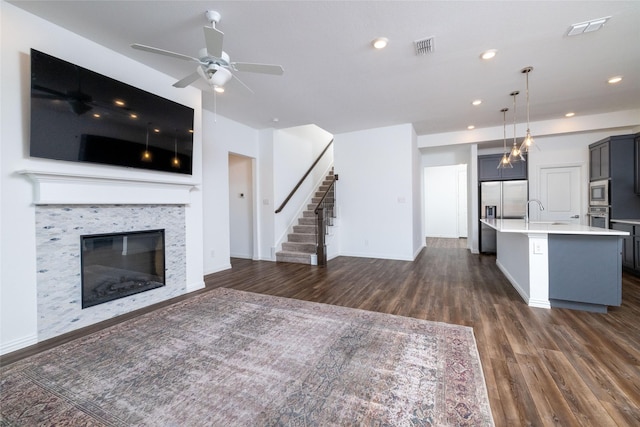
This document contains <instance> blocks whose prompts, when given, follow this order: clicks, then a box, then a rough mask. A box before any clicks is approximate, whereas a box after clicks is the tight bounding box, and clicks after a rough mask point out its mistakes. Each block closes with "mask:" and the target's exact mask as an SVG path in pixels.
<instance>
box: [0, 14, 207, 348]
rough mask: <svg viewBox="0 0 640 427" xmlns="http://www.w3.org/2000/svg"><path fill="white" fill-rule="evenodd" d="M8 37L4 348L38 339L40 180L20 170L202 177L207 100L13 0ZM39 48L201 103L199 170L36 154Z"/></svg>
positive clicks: (1, 128) (194, 248)
mask: <svg viewBox="0 0 640 427" xmlns="http://www.w3.org/2000/svg"><path fill="white" fill-rule="evenodd" d="M0 7H1V13H0V19H1V25H0V29H1V30H0V31H1V34H0V38H1V42H2V49H1V64H0V70H1V71H0V73H1V76H2V79H1V82H0V85H1V86H0V88H1V93H2V96H1V98H0V104H1V105H0V106H1V116H0V121H1V122H0V132H1V141H2V144H1V145H0V162H1V166H0V171H1V173H2V175H1V176H0V185H1V193H2V199H1V202H0V203H1V204H0V212H1V216H0V221H1V224H0V229H1V230H2V241H1V243H0V247H1V249H0V253H1V256H2V257H1V259H0V265H1V268H0V272H1V273H0V274H1V280H0V352H2V353H4V352H7V351H12V350H16V349H18V348H21V347H24V346H26V345H29V344H32V343H34V342H35V340H36V339H37V338H36V337H37V309H36V305H37V301H36V298H37V297H36V253H35V208H34V205H33V185H32V184H31V183H30V182H29V181H27V179H26V178H25V177H24V176H22V175H20V174H17V173H16V171H19V170H24V169H30V170H40V171H49V172H66V173H75V174H80V175H82V174H87V175H90V174H98V175H101V176H106V177H122V175H123V173H126V176H128V177H132V178H138V179H145V178H148V179H158V178H159V177H160V179H166V180H167V181H171V182H182V183H188V182H194V183H198V184H199V183H200V181H201V176H202V175H201V174H202V165H201V163H200V162H198V161H197V159H200V158H201V150H202V129H201V118H202V117H201V99H200V91H198V90H196V89H193V88H186V89H180V90H178V89H175V88H173V87H172V86H171V85H172V83H173V82H174V80H175V79H174V78H171V77H169V76H167V75H164V74H162V73H159V72H158V71H156V70H153V69H151V68H149V67H146V66H144V65H141V64H139V63H137V62H134V61H132V60H130V59H128V58H126V57H124V56H121V55H119V54H116V53H115V52H113V51H111V50H108V49H105V48H103V47H101V46H99V45H97V44H95V43H93V42H91V41H89V40H86V39H83V38H80V37H78V36H77V35H76V34H74V33H71V32H69V31H67V30H64V29H62V28H60V27H57V26H55V25H52V24H50V23H49V22H47V21H44V20H42V19H40V18H37V17H35V16H33V15H30V14H28V13H26V12H24V11H22V10H20V9H18V8H16V7H15V6H12V5H10V4H8V3H6V2H1V3H0ZM30 48H34V49H37V50H40V51H43V52H46V53H48V54H51V55H53V56H56V57H58V58H61V59H63V60H66V61H69V62H72V63H75V64H78V65H80V66H82V67H85V68H88V69H91V70H94V71H97V72H99V73H101V74H104V75H107V76H109V77H112V78H114V79H117V80H120V81H123V82H125V83H127V84H130V85H133V86H136V87H138V88H141V89H143V90H146V91H149V92H153V93H155V94H157V95H160V96H162V97H165V98H168V99H171V100H173V101H176V102H179V103H182V104H184V105H188V106H190V107H192V108H194V109H195V111H196V115H195V123H194V157H195V159H196V162H195V163H194V165H193V176H192V177H191V176H175V175H174V174H164V173H160V172H157V173H156V172H149V171H142V170H133V169H126V170H125V169H123V168H118V167H111V166H99V165H87V164H76V163H70V162H58V161H52V160H45V159H35V158H34V159H32V158H29V156H28V147H29V91H30V89H29V88H30V72H29V61H30V59H29V58H30V57H29V49H30ZM186 223H187V229H186V238H187V248H186V251H187V259H188V262H187V284H186V287H187V289H196V288H198V287H201V286H202V283H203V282H202V279H203V278H202V271H203V263H202V191H201V189H196V190H195V191H192V192H191V204H190V205H188V206H187V207H186Z"/></svg>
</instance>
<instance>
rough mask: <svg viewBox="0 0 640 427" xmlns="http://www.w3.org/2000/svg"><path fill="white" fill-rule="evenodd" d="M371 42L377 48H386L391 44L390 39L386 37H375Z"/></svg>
mask: <svg viewBox="0 0 640 427" xmlns="http://www.w3.org/2000/svg"><path fill="white" fill-rule="evenodd" d="M371 44H372V45H373V47H375V48H376V49H384V48H385V47H387V45H388V44H389V39H388V38H386V37H378V38H376V39H373V41H372V42H371Z"/></svg>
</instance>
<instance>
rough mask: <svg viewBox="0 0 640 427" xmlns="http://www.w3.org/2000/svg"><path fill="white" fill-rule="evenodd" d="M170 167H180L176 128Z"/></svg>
mask: <svg viewBox="0 0 640 427" xmlns="http://www.w3.org/2000/svg"><path fill="white" fill-rule="evenodd" d="M171 167H174V168H179V167H180V159H179V158H178V129H176V131H175V137H174V140H173V159H171Z"/></svg>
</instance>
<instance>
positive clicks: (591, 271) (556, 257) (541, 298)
mask: <svg viewBox="0 0 640 427" xmlns="http://www.w3.org/2000/svg"><path fill="white" fill-rule="evenodd" d="M480 221H481V222H482V223H483V224H486V225H487V226H489V227H491V228H493V229H495V230H496V232H497V233H496V234H497V239H496V241H497V251H496V264H497V265H498V268H500V270H501V271H502V272H503V273H504V275H505V276H506V277H507V279H508V280H509V281H510V282H511V284H512V285H513V287H514V288H515V289H516V290H517V291H518V293H519V294H520V296H522V298H523V299H524V300H525V302H526V303H527V304H528V305H529V306H531V307H542V308H551V307H563V308H572V309H578V310H587V311H595V312H601V313H606V311H607V307H608V306H619V305H620V304H621V302H622V258H621V257H622V255H621V252H622V238H623V237H624V236H627V235H628V234H629V233H626V232H624V231H618V230H610V229H605V228H596V227H589V226H586V225H580V224H567V223H552V222H529V223H525V221H524V220H521V219H502V220H501V219H487V220H485V219H482V220H480Z"/></svg>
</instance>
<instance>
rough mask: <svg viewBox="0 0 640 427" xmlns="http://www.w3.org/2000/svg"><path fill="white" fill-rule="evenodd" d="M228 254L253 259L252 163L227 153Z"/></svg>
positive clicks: (249, 159) (247, 158)
mask: <svg viewBox="0 0 640 427" xmlns="http://www.w3.org/2000/svg"><path fill="white" fill-rule="evenodd" d="M229 245H230V247H229V252H230V255H231V256H232V257H234V258H247V259H252V258H253V252H254V245H253V162H252V159H251V158H249V157H244V156H240V155H236V154H232V153H229Z"/></svg>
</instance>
